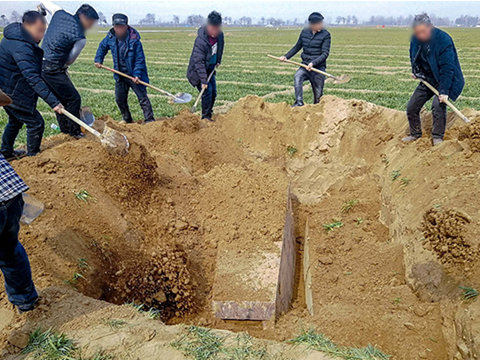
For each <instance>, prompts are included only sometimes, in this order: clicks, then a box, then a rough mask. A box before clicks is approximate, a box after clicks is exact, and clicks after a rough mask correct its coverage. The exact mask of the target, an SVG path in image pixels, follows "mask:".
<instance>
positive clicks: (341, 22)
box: [0, 11, 480, 27]
mask: <svg viewBox="0 0 480 360" xmlns="http://www.w3.org/2000/svg"><path fill="white" fill-rule="evenodd" d="M98 15H99V17H100V19H99V20H98V23H99V25H101V26H109V25H110V19H107V18H106V16H105V15H104V14H103V13H102V12H99V13H98ZM430 17H431V18H432V20H433V23H434V24H435V25H438V26H461V27H476V26H480V17H478V16H471V15H462V16H460V17H458V18H456V19H455V20H451V19H450V18H448V17H439V16H435V15H434V14H431V15H430ZM21 19H22V15H21V14H20V13H19V12H17V11H13V12H12V13H11V14H10V16H7V15H5V14H2V15H0V25H4V26H5V25H8V24H9V23H10V22H18V21H21ZM412 20H413V15H409V16H398V17H393V16H371V17H370V19H368V20H367V21H359V19H358V18H357V17H356V16H355V15H348V16H337V17H334V20H330V21H329V22H330V25H337V26H362V25H363V26H408V25H410V24H411V23H412ZM204 21H205V16H204V15H195V14H193V15H189V16H187V17H186V18H183V19H181V18H180V16H178V15H173V16H172V18H171V19H169V20H166V19H160V18H158V17H157V16H155V14H153V13H148V14H146V15H145V17H144V18H143V19H142V20H140V21H139V22H138V25H141V26H194V27H198V26H201V25H202V24H203V23H204ZM223 21H224V24H225V25H231V26H267V27H279V26H303V25H305V23H306V20H305V19H297V18H295V19H293V20H292V19H287V20H284V19H279V18H274V17H269V18H266V17H261V18H260V19H258V20H256V21H255V20H254V19H253V18H251V17H248V16H242V17H241V18H238V19H234V18H233V17H231V16H224V17H223Z"/></svg>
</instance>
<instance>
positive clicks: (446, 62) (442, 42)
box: [410, 28, 465, 101]
mask: <svg viewBox="0 0 480 360" xmlns="http://www.w3.org/2000/svg"><path fill="white" fill-rule="evenodd" d="M424 46H425V45H424ZM426 46H428V47H427V61H428V64H429V65H430V68H431V71H432V73H433V76H434V78H435V81H436V82H437V83H438V91H439V93H440V94H441V95H448V96H449V97H450V98H451V99H452V100H453V101H455V100H457V99H458V97H459V96H460V94H461V93H462V90H463V87H464V86H465V79H464V77H463V73H462V68H461V67H460V61H459V60H458V55H457V49H455V45H454V43H453V40H452V38H451V37H450V35H448V34H447V33H446V32H445V31H443V30H440V29H438V28H434V29H433V33H432V38H431V40H430V41H429V43H428V44H427V45H426ZM421 50H422V43H421V42H420V41H419V40H418V39H417V38H416V37H415V36H412V39H411V42H410V62H411V64H412V72H413V74H414V75H419V74H420V73H421V72H422V69H421V65H420V60H419V57H420V51H421ZM432 85H435V84H432Z"/></svg>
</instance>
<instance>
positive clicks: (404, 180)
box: [400, 178, 410, 187]
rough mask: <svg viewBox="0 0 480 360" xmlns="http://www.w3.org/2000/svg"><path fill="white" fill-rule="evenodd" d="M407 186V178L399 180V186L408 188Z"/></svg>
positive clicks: (408, 183) (408, 182) (408, 180)
mask: <svg viewBox="0 0 480 360" xmlns="http://www.w3.org/2000/svg"><path fill="white" fill-rule="evenodd" d="M408 185H410V179H408V178H401V179H400V186H403V187H405V186H408Z"/></svg>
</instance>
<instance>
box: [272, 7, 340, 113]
mask: <svg viewBox="0 0 480 360" xmlns="http://www.w3.org/2000/svg"><path fill="white" fill-rule="evenodd" d="M308 23H309V26H308V27H306V28H304V29H303V30H302V32H301V33H300V36H299V38H298V41H297V43H296V44H295V45H294V46H293V48H292V49H291V50H290V51H289V52H288V53H286V54H285V55H284V56H282V57H281V58H280V59H281V60H282V61H285V60H287V59H290V58H291V57H293V56H295V54H296V53H298V52H299V51H300V50H302V49H303V52H302V55H301V57H302V64H304V65H307V68H306V69H305V68H304V67H301V68H299V69H298V70H297V72H296V73H295V77H294V85H295V103H294V104H293V106H292V107H297V106H303V105H304V103H303V83H304V82H305V81H309V82H310V84H311V85H312V90H313V103H314V104H318V103H319V102H320V98H321V97H322V96H323V87H324V85H325V76H323V75H322V74H319V73H317V72H313V71H312V69H313V68H315V69H318V70H323V71H325V70H326V69H327V58H328V55H329V54H330V45H331V42H332V38H331V36H330V33H329V32H328V31H327V30H325V29H324V28H323V15H322V14H320V13H318V12H313V13H311V14H310V16H309V17H308Z"/></svg>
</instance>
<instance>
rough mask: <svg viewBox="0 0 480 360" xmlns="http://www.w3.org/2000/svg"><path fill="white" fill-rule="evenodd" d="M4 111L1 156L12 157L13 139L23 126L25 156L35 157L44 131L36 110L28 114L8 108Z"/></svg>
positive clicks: (41, 120) (40, 117)
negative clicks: (5, 113)
mask: <svg viewBox="0 0 480 360" xmlns="http://www.w3.org/2000/svg"><path fill="white" fill-rule="evenodd" d="M32 91H33V90H32ZM4 109H5V111H6V112H7V115H8V123H7V125H6V126H5V129H4V130H3V136H2V148H1V150H0V151H1V153H2V154H3V156H5V157H6V158H8V157H11V156H12V153H13V146H14V145H15V139H16V138H17V135H18V132H19V131H20V129H21V128H22V127H23V125H26V126H27V154H28V156H35V155H37V154H38V153H39V152H40V145H41V143H42V138H43V131H44V129H45V121H44V120H43V117H42V115H40V113H39V112H38V110H35V112H34V113H33V114H30V113H28V112H24V111H19V110H15V109H12V108H11V107H9V106H7V107H5V108H4Z"/></svg>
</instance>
